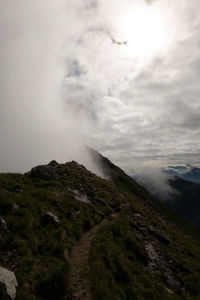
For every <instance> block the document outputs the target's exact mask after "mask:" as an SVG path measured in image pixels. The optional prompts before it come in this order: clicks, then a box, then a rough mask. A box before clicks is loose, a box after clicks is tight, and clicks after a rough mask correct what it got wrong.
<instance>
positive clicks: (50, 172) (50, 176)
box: [31, 165, 56, 180]
mask: <svg viewBox="0 0 200 300" xmlns="http://www.w3.org/2000/svg"><path fill="white" fill-rule="evenodd" d="M31 176H32V177H36V178H42V179H45V180H54V179H56V172H55V170H54V168H53V167H51V166H47V165H44V166H37V167H34V168H32V169H31Z"/></svg>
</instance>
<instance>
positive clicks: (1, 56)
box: [0, 0, 200, 195]
mask: <svg viewBox="0 0 200 300" xmlns="http://www.w3.org/2000/svg"><path fill="white" fill-rule="evenodd" d="M147 3H148V4H147ZM138 5H140V6H141V5H142V6H144V5H148V6H151V7H153V9H154V10H155V11H157V12H158V13H159V14H160V16H161V17H162V18H163V22H164V24H165V26H166V30H167V41H168V44H167V46H166V48H165V49H163V51H160V52H156V53H154V55H152V56H151V57H150V58H148V59H146V58H144V57H136V56H134V55H132V54H131V51H130V49H129V51H128V49H127V47H128V43H127V44H123V43H122V44H121V42H123V41H125V40H124V36H123V34H122V35H121V32H122V30H121V29H120V24H122V23H123V22H122V21H123V20H125V19H126V16H128V14H129V13H130V12H131V11H134V9H135V8H137V6H138ZM199 14H200V3H199V1H197V0H194V1H192V2H188V1H186V0H183V1H181V3H180V1H177V0H176V1H172V0H168V1H166V2H163V1H161V0H157V1H144V0H132V1H131V0H124V1H123V2H116V1H114V0H110V1H106V0H85V1H79V0H56V1H54V0H35V1H33V0H16V1H10V0H0V37H1V53H0V65H1V70H0V171H1V172H7V171H12V172H25V171H27V170H29V169H30V168H31V167H33V166H35V165H38V164H44V163H48V162H49V161H51V160H52V159H55V160H57V161H58V162H66V161H69V160H72V159H74V160H77V161H79V162H81V163H83V164H85V165H86V166H88V167H89V168H90V169H92V170H94V171H95V172H98V171H97V170H98V169H97V168H96V167H95V166H94V165H93V163H92V162H91V160H90V158H89V157H88V154H87V153H86V152H85V150H83V146H84V145H86V144H87V145H90V146H92V147H93V148H95V149H97V150H99V151H100V152H101V153H102V154H104V155H105V156H107V157H108V158H110V159H111V160H112V161H114V163H116V164H117V165H119V166H120V167H122V168H123V169H125V170H126V171H127V172H129V173H130V171H131V170H132V169H134V170H135V173H137V174H141V175H140V178H142V177H143V181H145V182H148V179H147V178H146V176H147V174H149V175H148V176H152V175H153V177H154V178H157V179H156V180H155V183H156V182H157V183H158V186H159V187H162V193H165V194H166V195H167V194H168V191H167V185H166V184H167V181H166V180H165V179H164V178H163V179H162V176H159V175H156V174H157V171H155V174H154V171H153V169H155V170H157V169H159V168H161V167H167V166H168V165H181V164H183V165H185V164H187V163H190V164H192V165H196V164H197V162H199V158H200V156H199V153H200V152H199V138H200V133H199V116H200V106H199V93H200V90H199V80H198V78H199V73H200V68H199V65H200V64H199V61H200V56H199V41H200V40H199V37H200V32H199V28H200V27H199V20H200V19H199ZM128 30H129V31H130V28H128ZM144 166H146V167H145V168H147V166H150V167H151V169H152V171H148V170H147V169H145V168H144ZM143 174H144V176H143ZM145 178H146V179H145ZM144 179H145V180H144ZM155 189H156V186H155Z"/></svg>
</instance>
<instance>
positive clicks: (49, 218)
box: [42, 212, 60, 225]
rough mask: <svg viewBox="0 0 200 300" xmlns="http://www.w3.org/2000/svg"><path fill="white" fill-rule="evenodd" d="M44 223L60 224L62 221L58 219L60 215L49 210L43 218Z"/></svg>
mask: <svg viewBox="0 0 200 300" xmlns="http://www.w3.org/2000/svg"><path fill="white" fill-rule="evenodd" d="M42 223H43V224H44V225H47V224H57V225H58V224H60V221H59V220H58V217H57V216H56V215H54V214H53V213H51V212H47V213H46V214H45V215H44V216H43V218H42Z"/></svg>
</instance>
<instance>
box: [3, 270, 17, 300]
mask: <svg viewBox="0 0 200 300" xmlns="http://www.w3.org/2000/svg"><path fill="white" fill-rule="evenodd" d="M17 286H18V283H17V279H16V277H15V273H14V272H11V271H9V270H7V269H5V268H2V267H0V299H2V300H13V299H15V297H16V287H17Z"/></svg>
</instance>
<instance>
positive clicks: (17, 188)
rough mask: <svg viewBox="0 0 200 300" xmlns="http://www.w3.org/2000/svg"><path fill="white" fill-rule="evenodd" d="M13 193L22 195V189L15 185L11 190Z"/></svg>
mask: <svg viewBox="0 0 200 300" xmlns="http://www.w3.org/2000/svg"><path fill="white" fill-rule="evenodd" d="M13 191H14V192H15V193H23V191H24V190H23V188H22V187H21V186H20V185H16V186H15V187H14V188H13Z"/></svg>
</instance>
